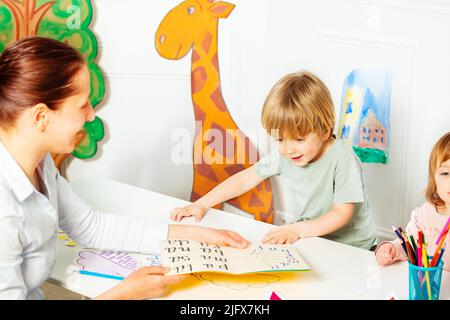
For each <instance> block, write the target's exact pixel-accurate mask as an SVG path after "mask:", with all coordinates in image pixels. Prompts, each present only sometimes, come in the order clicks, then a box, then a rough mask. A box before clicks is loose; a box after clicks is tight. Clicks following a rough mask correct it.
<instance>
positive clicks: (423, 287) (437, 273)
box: [408, 261, 444, 300]
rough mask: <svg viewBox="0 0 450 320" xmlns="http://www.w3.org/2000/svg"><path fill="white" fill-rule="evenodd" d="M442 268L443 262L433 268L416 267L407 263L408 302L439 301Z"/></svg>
mask: <svg viewBox="0 0 450 320" xmlns="http://www.w3.org/2000/svg"><path fill="white" fill-rule="evenodd" d="M443 266H444V263H443V261H440V262H439V264H438V265H437V266H436V267H433V268H425V267H418V266H416V265H414V264H411V263H410V262H408V269H409V300H439V293H440V291H441V279H442V267H443Z"/></svg>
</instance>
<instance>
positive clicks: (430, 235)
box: [375, 132, 450, 271]
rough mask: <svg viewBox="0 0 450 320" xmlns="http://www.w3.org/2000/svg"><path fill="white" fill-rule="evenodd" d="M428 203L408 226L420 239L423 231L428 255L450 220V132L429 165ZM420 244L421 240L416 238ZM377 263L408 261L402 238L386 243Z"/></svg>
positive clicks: (449, 262) (448, 261)
mask: <svg viewBox="0 0 450 320" xmlns="http://www.w3.org/2000/svg"><path fill="white" fill-rule="evenodd" d="M425 196H426V198H427V201H426V202H425V203H424V204H423V205H422V206H421V207H419V208H416V209H414V210H413V212H412V213H411V220H410V221H409V223H408V226H407V227H406V232H407V233H408V234H411V235H414V236H415V237H417V234H418V230H421V231H422V232H423V234H424V237H425V239H426V249H427V252H429V253H433V252H435V250H436V247H437V246H436V239H438V237H439V236H440V233H441V230H442V229H443V228H444V226H445V225H446V222H447V221H448V220H449V218H450V132H447V133H446V134H444V135H443V136H442V137H441V138H440V139H439V141H438V142H436V144H435V146H434V147H433V150H432V151H431V155H430V160H429V164H428V186H427V189H426V190H425ZM415 241H416V243H418V242H417V238H416V239H415ZM449 243H450V241H449V240H448V239H447V244H446V245H445V247H443V248H445V251H444V255H443V257H442V260H443V261H444V269H445V270H447V271H450V244H449ZM375 256H376V259H377V262H378V263H379V264H380V265H383V266H384V265H388V264H391V263H393V262H395V261H398V260H406V259H407V257H406V254H405V252H404V251H403V250H402V247H401V241H400V239H396V240H394V241H384V242H382V243H380V245H379V246H378V248H377V250H376V251H375Z"/></svg>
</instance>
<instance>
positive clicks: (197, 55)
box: [192, 49, 200, 63]
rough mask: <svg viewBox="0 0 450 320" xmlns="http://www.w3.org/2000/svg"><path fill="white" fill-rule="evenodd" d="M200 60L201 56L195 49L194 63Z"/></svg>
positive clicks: (193, 54)
mask: <svg viewBox="0 0 450 320" xmlns="http://www.w3.org/2000/svg"><path fill="white" fill-rule="evenodd" d="M198 60H200V55H199V54H198V53H197V51H195V49H193V50H192V63H196V62H197V61H198Z"/></svg>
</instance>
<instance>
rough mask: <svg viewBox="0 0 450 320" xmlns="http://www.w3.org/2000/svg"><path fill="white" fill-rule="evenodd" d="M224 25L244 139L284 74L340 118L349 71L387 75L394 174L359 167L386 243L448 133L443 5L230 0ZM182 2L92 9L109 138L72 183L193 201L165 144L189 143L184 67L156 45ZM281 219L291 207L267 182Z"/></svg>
mask: <svg viewBox="0 0 450 320" xmlns="http://www.w3.org/2000/svg"><path fill="white" fill-rule="evenodd" d="M232 2H233V3H235V4H236V5H237V6H236V8H235V10H234V11H233V12H232V14H231V15H230V17H229V18H228V19H226V20H222V21H221V22H220V24H219V62H220V67H221V79H222V88H223V94H224V98H225V101H226V102H227V104H228V108H229V110H230V113H231V114H232V116H233V117H234V119H235V121H236V122H237V124H238V125H239V126H240V127H241V128H242V129H243V130H244V131H249V132H250V131H252V130H256V129H261V125H260V120H259V119H260V111H261V106H262V103H263V101H264V98H265V95H266V93H267V92H268V90H269V89H270V88H271V86H272V85H273V84H274V82H275V81H277V80H278V79H279V78H280V77H281V76H282V75H284V74H286V73H289V72H293V71H297V70H300V69H308V70H311V71H313V72H315V73H316V74H318V75H319V76H320V77H321V78H322V79H323V80H324V81H325V83H326V84H327V85H328V86H329V88H330V90H331V91H332V94H333V99H334V102H335V105H336V112H339V111H340V102H341V92H342V85H343V81H344V79H345V77H346V75H347V74H348V73H349V72H350V71H352V69H355V68H364V67H367V68H372V67H377V68H385V69H390V70H392V72H393V90H392V109H391V134H392V136H391V145H390V153H391V156H390V163H389V165H374V164H364V170H365V173H366V180H367V183H368V191H369V196H370V201H371V206H372V209H373V212H374V216H375V219H376V222H377V225H378V227H379V228H378V231H379V235H380V236H382V237H391V231H390V226H391V225H392V224H398V225H400V224H401V225H404V224H406V222H407V221H408V220H409V214H410V212H411V210H412V209H413V208H414V207H415V206H418V205H420V204H421V203H422V202H423V201H424V197H423V194H422V190H423V189H424V188H425V185H426V179H427V161H428V156H429V153H430V150H431V148H432V146H433V144H434V143H435V142H436V140H437V139H438V138H439V137H440V136H441V135H442V134H443V133H444V132H446V131H449V130H450V1H444V0H442V1H437V0H413V1H411V0H409V1H407V0H391V1H388V0H380V1H375V0H372V1H371V0H316V1H312V0H310V1H298V0H277V1H270V2H269V1H268V0H258V1H257V0H236V1H232ZM178 3H179V1H174V0H164V1H157V0H141V1H138V0H109V1H108V0H97V1H95V6H94V7H95V10H96V19H95V21H94V24H93V28H94V31H95V32H96V33H97V35H98V38H99V40H100V41H101V55H100V57H99V60H98V61H99V65H100V66H101V67H102V68H103V70H104V72H105V75H106V77H107V83H108V87H107V90H108V97H107V99H106V100H105V103H104V104H103V106H102V107H101V108H99V110H98V112H97V113H98V115H99V116H100V117H101V118H102V119H103V120H104V122H105V126H106V131H107V137H106V139H105V140H103V144H102V145H101V146H100V152H99V153H98V155H97V156H96V157H95V158H94V159H91V160H87V161H81V160H79V159H74V160H73V161H71V162H70V164H69V166H68V168H67V176H68V178H69V179H78V178H85V177H108V178H112V179H115V180H118V181H122V182H125V183H129V184H133V185H136V186H140V187H143V188H147V189H150V190H154V191H158V192H161V193H165V194H169V195H172V196H175V197H179V198H183V199H188V198H189V195H190V190H191V184H192V166H191V165H175V164H173V163H172V162H171V151H172V147H173V146H174V145H175V144H176V142H175V141H171V134H172V133H173V132H174V130H176V129H180V128H184V129H187V130H189V131H190V132H191V134H193V129H194V117H193V112H192V106H191V100H190V58H187V57H186V58H184V59H183V60H181V61H176V62H175V61H168V60H164V59H163V58H161V57H160V56H159V55H158V54H157V52H156V50H155V48H154V45H153V38H154V33H155V31H156V28H157V26H158V25H159V22H160V20H161V19H162V18H163V16H164V15H165V14H166V13H167V12H168V11H169V10H170V9H171V8H172V7H173V6H175V5H177V4H178ZM273 183H274V186H275V193H276V194H275V205H276V209H278V210H282V211H287V212H292V211H295V209H296V204H295V201H294V200H293V198H292V195H291V194H289V192H288V190H286V189H285V188H284V187H283V185H282V183H281V182H280V181H278V180H274V181H273Z"/></svg>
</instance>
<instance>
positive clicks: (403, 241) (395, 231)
mask: <svg viewBox="0 0 450 320" xmlns="http://www.w3.org/2000/svg"><path fill="white" fill-rule="evenodd" d="M399 229H400V228H396V227H394V226H392V230H393V231H394V233H395V234H396V235H397V237H398V238H399V239H400V241H401V245H402V248H403V251H405V254H406V256H408V250H407V249H406V244H405V240H403V237H402V234H401V233H400V231H399Z"/></svg>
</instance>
